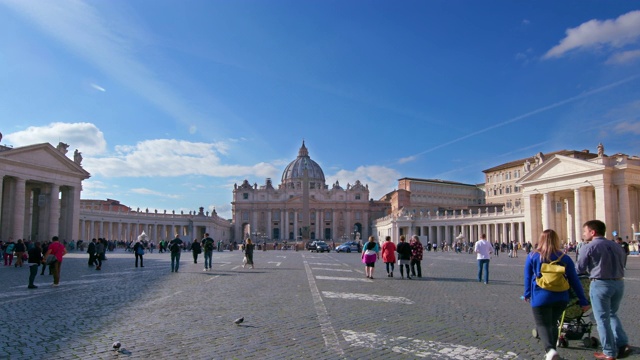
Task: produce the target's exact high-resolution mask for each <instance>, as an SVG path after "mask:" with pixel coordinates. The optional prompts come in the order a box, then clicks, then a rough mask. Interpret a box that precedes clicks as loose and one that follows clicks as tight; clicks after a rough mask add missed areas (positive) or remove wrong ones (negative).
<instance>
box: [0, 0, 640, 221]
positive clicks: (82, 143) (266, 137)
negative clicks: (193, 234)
mask: <svg viewBox="0 0 640 360" xmlns="http://www.w3.org/2000/svg"><path fill="white" fill-rule="evenodd" d="M0 84H1V85H2V86H0V132H2V134H3V135H4V138H3V139H2V144H5V145H11V146H22V145H27V144H33V143H40V142H50V143H52V144H54V145H55V144H57V143H58V142H59V141H63V142H66V143H68V144H69V145H70V150H71V151H70V152H69V154H68V155H69V156H72V152H73V150H74V149H79V150H80V151H81V152H82V154H83V157H84V161H83V166H84V167H85V169H86V170H87V171H89V172H90V173H91V174H92V176H91V178H90V179H89V180H87V181H85V183H84V185H83V188H84V191H83V194H82V197H83V198H86V199H100V198H112V199H118V200H120V201H121V202H123V203H124V204H126V205H129V206H132V207H134V208H136V207H140V208H147V207H148V208H149V209H158V210H162V209H167V210H172V209H175V210H185V211H190V210H196V209H197V208H198V207H200V206H204V207H205V208H207V209H209V210H210V209H212V208H213V207H215V208H216V210H217V211H218V213H219V214H220V215H222V216H225V217H230V208H231V206H230V202H231V200H232V196H231V195H232V189H233V184H234V183H240V182H241V181H243V180H244V179H248V180H249V181H250V182H251V183H254V182H257V183H258V184H264V182H265V178H267V177H271V178H273V179H274V182H275V183H276V184H278V183H279V182H280V177H281V175H282V171H283V170H284V167H285V166H286V164H288V163H289V162H290V161H292V160H293V159H295V157H296V156H297V151H298V149H299V147H300V145H301V142H302V140H303V139H304V140H305V142H306V145H307V147H308V148H309V154H310V156H311V158H312V159H314V160H315V161H316V162H318V163H319V164H320V165H321V166H322V168H323V170H324V172H325V176H326V177H327V183H332V182H335V180H339V181H340V183H341V184H346V183H349V182H350V183H353V182H355V181H356V180H360V181H362V182H363V183H366V184H369V188H370V189H371V196H372V197H373V198H376V199H377V198H379V197H380V196H382V195H383V194H385V193H387V192H389V191H391V190H393V189H394V188H395V187H396V185H397V180H398V179H399V178H401V177H418V178H440V179H445V180H451V181H459V182H465V183H481V182H484V177H483V173H482V170H484V169H487V168H490V167H493V166H496V165H499V164H501V163H504V162H508V161H512V160H515V159H519V158H524V157H527V156H532V155H533V154H535V153H537V152H539V151H542V152H548V151H556V150H561V149H574V150H582V149H589V150H590V151H592V152H595V151H596V146H597V145H598V143H600V142H602V143H603V144H604V146H605V152H606V153H607V154H614V153H617V152H622V153H626V154H630V155H638V153H639V152H640V142H639V141H638V139H639V135H640V1H608V0H607V1H604V0H603V1H589V0H580V1H455V0H454V1H451V0H442V1H402V2H395V1H342V0H341V1H300V0H294V1H277V0H275V1H263V0H259V1H250V0H247V1H163V0H154V1H151V0H144V1H142V0H137V1H124V0H111V1H87V2H84V1H46V2H45V1H25V0H0Z"/></svg>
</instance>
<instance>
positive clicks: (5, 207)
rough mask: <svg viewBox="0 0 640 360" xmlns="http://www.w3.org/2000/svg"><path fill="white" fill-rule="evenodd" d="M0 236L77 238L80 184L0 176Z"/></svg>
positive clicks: (15, 238) (49, 238)
mask: <svg viewBox="0 0 640 360" xmlns="http://www.w3.org/2000/svg"><path fill="white" fill-rule="evenodd" d="M0 180H1V181H0V229H1V231H0V237H2V238H3V239H8V238H13V239H14V240H17V239H25V240H31V241H46V240H51V238H52V237H53V236H58V237H59V238H60V240H72V239H76V238H77V236H78V232H77V227H76V226H75V224H76V223H77V219H78V217H79V208H80V206H79V205H80V191H81V185H80V184H64V183H62V184H61V183H55V182H48V181H47V180H49V179H46V180H45V179H41V178H39V177H38V176H33V177H26V176H25V177H20V176H6V175H5V174H1V173H0Z"/></svg>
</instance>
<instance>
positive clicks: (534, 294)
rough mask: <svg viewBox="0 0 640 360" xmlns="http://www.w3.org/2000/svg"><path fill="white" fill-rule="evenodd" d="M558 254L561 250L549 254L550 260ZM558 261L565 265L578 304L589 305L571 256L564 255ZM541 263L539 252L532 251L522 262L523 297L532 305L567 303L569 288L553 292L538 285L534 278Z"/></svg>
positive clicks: (558, 255)
mask: <svg viewBox="0 0 640 360" xmlns="http://www.w3.org/2000/svg"><path fill="white" fill-rule="evenodd" d="M560 256H562V252H558V253H556V254H553V255H551V261H554V260H556V259H558V258H559V257H560ZM559 263H560V264H562V265H564V266H565V274H566V275H567V280H569V285H570V286H571V289H573V291H574V292H575V293H576V295H577V296H578V299H579V301H580V305H581V306H586V305H589V301H587V298H586V297H585V296H584V290H583V289H582V284H581V283H580V279H579V278H578V273H576V266H575V265H574V263H573V260H571V257H570V256H568V255H565V256H564V257H563V258H562V259H561V260H560V262H559ZM541 265H542V261H541V259H540V253H537V252H532V253H531V254H529V256H527V261H526V263H525V264H524V298H525V299H530V300H529V302H530V303H531V306H532V307H538V306H543V305H551V304H553V303H557V302H565V303H568V302H569V290H567V291H561V292H554V291H549V290H545V289H542V288H541V287H539V286H538V284H537V283H536V278H537V276H538V274H539V273H540V266H541Z"/></svg>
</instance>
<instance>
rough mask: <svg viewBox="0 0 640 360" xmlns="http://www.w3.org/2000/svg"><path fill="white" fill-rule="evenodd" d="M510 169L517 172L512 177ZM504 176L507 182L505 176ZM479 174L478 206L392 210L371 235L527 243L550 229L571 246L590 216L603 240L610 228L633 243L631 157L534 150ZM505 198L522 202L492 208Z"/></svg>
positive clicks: (636, 197)
mask: <svg viewBox="0 0 640 360" xmlns="http://www.w3.org/2000/svg"><path fill="white" fill-rule="evenodd" d="M534 164H535V165H534ZM515 170H521V171H522V172H521V173H514V171H515ZM509 171H511V177H509V176H508V175H506V174H508V172H509ZM484 172H485V174H486V176H487V177H488V183H487V184H486V185H485V186H486V192H487V204H486V205H485V206H480V207H478V208H476V209H475V210H474V209H468V210H463V209H460V210H454V211H444V212H437V213H436V214H433V213H431V212H430V213H427V214H424V213H422V214H420V213H415V212H401V213H393V214H391V215H389V216H386V217H383V218H381V219H378V220H376V221H375V223H374V231H375V234H377V235H378V237H382V236H386V235H390V236H392V237H393V238H394V239H397V238H398V237H399V235H401V234H409V235H412V234H415V235H421V236H425V237H427V238H428V241H430V242H432V243H437V244H451V243H452V242H453V241H454V239H458V238H460V239H471V240H474V241H475V240H477V239H478V236H479V234H482V233H485V234H487V237H488V239H489V240H490V241H497V242H509V241H517V242H520V243H522V242H525V241H530V242H531V243H532V244H534V243H535V242H536V241H537V238H538V236H539V234H540V233H541V232H542V231H543V230H544V229H549V228H551V229H554V230H555V231H556V232H557V233H558V235H559V236H560V239H561V240H562V241H563V242H576V241H578V240H580V238H581V231H582V224H583V223H584V222H586V221H587V220H590V219H599V220H602V221H604V222H605V223H606V224H607V237H608V238H612V237H613V236H614V235H613V233H614V231H615V233H616V234H617V236H621V237H622V238H623V239H625V240H627V241H632V240H634V234H635V233H637V232H638V231H639V230H638V229H639V228H640V194H639V190H640V158H639V157H637V156H628V155H625V154H616V155H612V156H607V155H605V154H604V147H603V146H602V145H601V144H600V145H599V146H598V153H597V154H594V153H590V152H589V151H586V150H584V151H567V150H563V151H558V152H555V153H549V154H542V153H538V155H536V156H535V157H533V158H527V159H523V160H518V161H514V162H510V163H506V164H502V165H499V166H496V167H494V168H491V169H488V170H485V171H484ZM513 177H516V178H517V180H515V179H513ZM510 184H511V185H510ZM494 185H495V188H494ZM500 186H502V188H503V189H505V188H507V186H512V187H514V188H515V187H517V188H518V191H517V192H515V191H514V192H515V194H514V193H509V194H507V193H506V192H503V193H502V194H500V193H499V192H495V193H494V192H493V191H494V189H498V188H500ZM489 194H491V195H489ZM494 194H495V195H494ZM500 196H502V197H500ZM507 197H509V198H510V199H511V200H512V201H515V199H519V200H520V203H521V205H520V206H519V207H516V206H511V207H508V206H504V207H503V204H504V203H503V202H501V203H498V199H506V198H507ZM491 201H493V202H494V203H493V204H490V202H491ZM483 208H484V210H483Z"/></svg>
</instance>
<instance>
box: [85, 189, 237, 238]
mask: <svg viewBox="0 0 640 360" xmlns="http://www.w3.org/2000/svg"><path fill="white" fill-rule="evenodd" d="M231 228H232V226H231V223H230V222H229V221H228V220H226V219H223V218H221V217H219V216H218V214H217V213H216V211H215V209H214V210H213V211H212V212H211V214H210V213H209V212H208V211H207V212H205V211H204V208H202V207H201V208H200V209H199V210H198V211H197V212H196V211H190V212H189V213H187V214H185V213H184V212H183V211H180V212H179V213H176V211H174V210H172V211H170V212H167V211H166V210H164V211H162V212H158V211H157V210H154V211H149V209H145V210H140V209H136V210H132V209H131V208H130V207H128V206H126V205H123V204H121V203H120V202H119V201H117V200H113V199H107V200H106V201H105V200H82V201H81V208H80V219H79V232H78V233H79V236H80V237H79V239H83V240H90V239H93V238H105V239H109V240H115V241H125V242H128V241H135V240H136V239H137V237H138V235H140V234H142V233H143V232H144V233H145V234H146V235H147V238H148V239H149V241H153V242H155V243H158V242H159V241H160V240H171V239H173V238H175V237H176V235H178V236H179V237H180V238H181V239H182V240H185V241H193V239H202V238H204V234H205V233H209V235H210V236H211V237H212V238H213V239H214V240H216V241H217V240H222V241H223V242H225V243H228V242H229V241H230V239H231Z"/></svg>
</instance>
